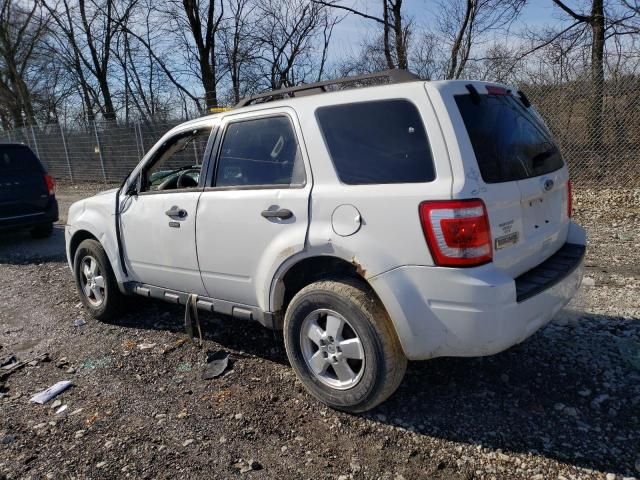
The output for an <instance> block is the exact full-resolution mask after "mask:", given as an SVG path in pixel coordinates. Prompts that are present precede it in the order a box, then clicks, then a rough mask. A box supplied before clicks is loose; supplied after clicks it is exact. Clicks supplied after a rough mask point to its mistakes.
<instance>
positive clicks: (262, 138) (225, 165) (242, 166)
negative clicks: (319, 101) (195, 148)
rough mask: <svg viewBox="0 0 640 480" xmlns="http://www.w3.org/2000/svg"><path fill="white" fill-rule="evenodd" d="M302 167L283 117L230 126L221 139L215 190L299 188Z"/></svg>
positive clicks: (289, 124) (295, 145)
mask: <svg viewBox="0 0 640 480" xmlns="http://www.w3.org/2000/svg"><path fill="white" fill-rule="evenodd" d="M304 182H305V175H304V164H303V161H302V155H301V153H300V147H299V145H298V141H297V139H296V135H295V132H294V130H293V126H292V125H291V121H290V120H289V118H288V117H286V116H284V115H280V116H274V117H265V118H257V119H252V120H243V121H238V122H234V123H230V124H229V126H228V127H227V129H226V132H225V134H224V139H223V140H222V147H221V149H220V155H219V158H218V168H217V172H216V177H215V186H216V187H236V186H267V185H282V186H291V185H302V184H304Z"/></svg>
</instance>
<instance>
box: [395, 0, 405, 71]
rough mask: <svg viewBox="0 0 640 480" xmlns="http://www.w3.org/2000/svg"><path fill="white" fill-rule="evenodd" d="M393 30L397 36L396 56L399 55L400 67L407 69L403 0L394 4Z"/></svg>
mask: <svg viewBox="0 0 640 480" xmlns="http://www.w3.org/2000/svg"><path fill="white" fill-rule="evenodd" d="M392 8H393V30H394V35H395V37H396V56H397V57H398V68H401V69H403V70H407V69H408V68H409V65H408V61H407V39H406V37H405V32H404V31H403V29H402V0H396V3H394V4H393V6H392Z"/></svg>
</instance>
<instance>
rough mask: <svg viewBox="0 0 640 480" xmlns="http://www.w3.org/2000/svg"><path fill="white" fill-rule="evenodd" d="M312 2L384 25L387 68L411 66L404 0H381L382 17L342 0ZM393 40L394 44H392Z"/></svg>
mask: <svg viewBox="0 0 640 480" xmlns="http://www.w3.org/2000/svg"><path fill="white" fill-rule="evenodd" d="M311 1H312V2H314V3H316V4H319V5H323V6H327V7H332V8H335V9H339V10H343V11H346V12H349V13H350V14H353V15H357V16H359V17H362V18H365V19H367V20H372V21H374V22H376V23H378V24H379V25H381V26H382V45H383V51H384V56H385V59H386V61H387V68H401V69H403V70H407V69H408V68H409V55H408V50H409V42H408V40H409V35H410V30H411V29H410V22H403V17H402V0H381V1H382V17H378V16H376V15H370V14H368V13H365V12H362V11H361V10H357V9H355V8H352V7H349V6H346V5H342V4H341V3H340V0H311ZM392 41H393V44H394V46H393V47H392V46H391V42H392Z"/></svg>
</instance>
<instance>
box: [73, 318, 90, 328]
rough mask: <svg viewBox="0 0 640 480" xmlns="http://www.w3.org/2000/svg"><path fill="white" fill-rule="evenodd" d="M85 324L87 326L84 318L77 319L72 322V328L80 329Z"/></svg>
mask: <svg viewBox="0 0 640 480" xmlns="http://www.w3.org/2000/svg"><path fill="white" fill-rule="evenodd" d="M86 324H87V322H86V321H85V319H84V318H78V319H76V320H74V321H73V326H74V327H81V326H83V325H86Z"/></svg>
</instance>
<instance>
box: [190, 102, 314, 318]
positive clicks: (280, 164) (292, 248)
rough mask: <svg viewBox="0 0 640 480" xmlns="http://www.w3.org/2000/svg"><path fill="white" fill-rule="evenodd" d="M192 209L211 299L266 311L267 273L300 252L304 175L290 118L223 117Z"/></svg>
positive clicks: (280, 114)
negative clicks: (212, 158) (213, 157)
mask: <svg viewBox="0 0 640 480" xmlns="http://www.w3.org/2000/svg"><path fill="white" fill-rule="evenodd" d="M220 132H222V135H218V140H217V141H216V146H215V147H214V148H215V150H216V151H217V158H216V162H215V164H214V169H213V170H212V172H211V173H210V175H209V177H210V178H209V179H208V180H207V182H208V183H207V185H209V186H208V187H206V188H205V189H204V192H203V193H202V196H201V198H200V202H199V204H198V225H197V229H196V243H197V246H198V261H199V264H200V271H201V275H202V281H203V283H204V286H205V288H206V290H207V292H208V294H209V296H210V297H212V298H215V299H220V300H225V301H229V302H233V303H237V304H244V305H250V306H257V307H260V308H261V309H263V310H268V305H266V304H265V303H266V302H265V301H264V299H265V297H267V296H268V293H269V292H266V295H265V288H266V289H268V288H269V286H270V280H271V277H270V275H269V274H270V272H272V270H273V268H274V265H275V264H277V262H278V259H280V260H279V261H280V262H282V261H284V260H285V259H286V258H288V257H289V256H291V255H293V254H295V253H296V252H299V251H301V250H302V249H303V248H304V243H305V238H306V234H307V227H308V223H309V217H308V211H309V194H310V191H311V175H310V174H309V168H308V160H307V159H306V156H305V151H304V148H302V146H301V144H300V138H301V134H300V131H299V127H298V125H297V120H296V118H295V114H294V113H293V111H291V110H290V109H285V108H280V109H274V110H270V111H269V113H268V114H265V113H264V112H261V113H258V112H255V113H249V114H246V113H245V114H232V115H228V116H226V117H225V118H224V119H223V121H222V124H221V126H220Z"/></svg>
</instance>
